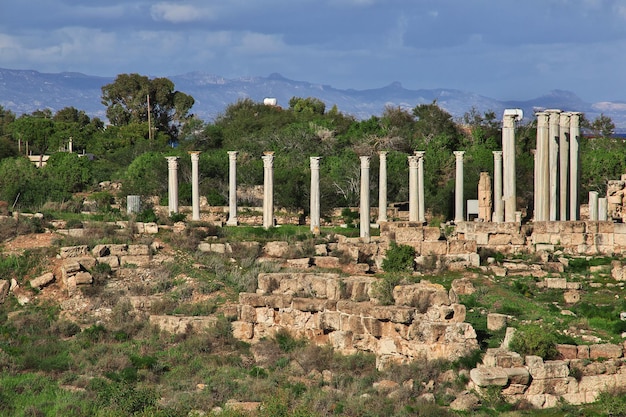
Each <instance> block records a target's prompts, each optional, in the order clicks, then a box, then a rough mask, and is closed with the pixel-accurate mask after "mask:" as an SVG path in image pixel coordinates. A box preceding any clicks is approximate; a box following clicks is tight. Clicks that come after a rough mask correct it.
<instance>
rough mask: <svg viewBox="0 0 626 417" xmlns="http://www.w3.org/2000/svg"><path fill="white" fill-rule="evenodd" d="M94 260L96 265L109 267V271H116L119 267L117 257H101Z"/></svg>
mask: <svg viewBox="0 0 626 417" xmlns="http://www.w3.org/2000/svg"><path fill="white" fill-rule="evenodd" d="M96 260H97V261H98V263H101V264H107V265H109V266H110V267H111V269H117V268H119V267H120V259H119V258H118V257H117V256H102V257H100V258H98V259H96Z"/></svg>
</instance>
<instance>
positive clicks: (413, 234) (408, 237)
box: [395, 227, 424, 245]
mask: <svg viewBox="0 0 626 417" xmlns="http://www.w3.org/2000/svg"><path fill="white" fill-rule="evenodd" d="M395 233H396V242H397V243H398V244H404V245H407V244H410V243H416V242H422V241H424V230H423V228H421V227H411V228H406V227H403V228H398V229H396V232H395Z"/></svg>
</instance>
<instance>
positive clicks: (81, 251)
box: [60, 245, 89, 258]
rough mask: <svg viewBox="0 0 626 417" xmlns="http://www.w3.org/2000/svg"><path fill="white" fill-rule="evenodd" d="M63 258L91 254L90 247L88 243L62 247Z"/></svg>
mask: <svg viewBox="0 0 626 417" xmlns="http://www.w3.org/2000/svg"><path fill="white" fill-rule="evenodd" d="M60 255H61V258H75V257H77V256H85V255H89V247H88V246H87V245H80V246H65V247H62V248H61V249H60Z"/></svg>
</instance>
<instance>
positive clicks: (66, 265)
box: [61, 260, 81, 279]
mask: <svg viewBox="0 0 626 417" xmlns="http://www.w3.org/2000/svg"><path fill="white" fill-rule="evenodd" d="M80 270H81V267H80V263H79V262H77V261H73V260H66V261H64V262H63V265H61V271H62V273H63V275H64V279H65V277H66V276H67V275H72V274H75V273H76V272H78V271H80Z"/></svg>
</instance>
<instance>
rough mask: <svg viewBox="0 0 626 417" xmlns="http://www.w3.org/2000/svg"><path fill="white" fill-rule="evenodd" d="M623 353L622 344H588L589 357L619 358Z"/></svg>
mask: <svg viewBox="0 0 626 417" xmlns="http://www.w3.org/2000/svg"><path fill="white" fill-rule="evenodd" d="M622 354H623V350H622V346H620V345H614V344H611V343H605V344H600V345H591V346H589V358H590V359H598V358H604V359H617V358H621V357H622Z"/></svg>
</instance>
